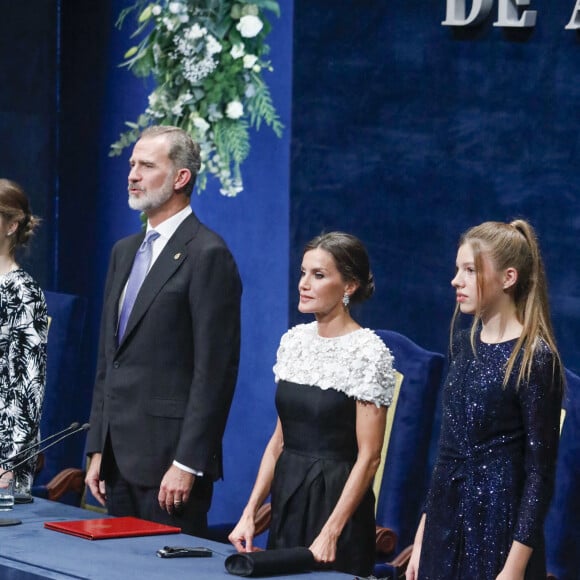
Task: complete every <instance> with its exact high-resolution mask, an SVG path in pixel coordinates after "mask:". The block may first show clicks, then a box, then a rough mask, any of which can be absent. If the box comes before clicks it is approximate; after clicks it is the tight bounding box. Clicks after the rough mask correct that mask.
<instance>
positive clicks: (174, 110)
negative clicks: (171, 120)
mask: <svg viewBox="0 0 580 580" xmlns="http://www.w3.org/2000/svg"><path fill="white" fill-rule="evenodd" d="M171 112H172V113H173V114H174V115H175V116H176V117H181V113H183V106H182V105H181V103H175V105H173V107H171Z"/></svg>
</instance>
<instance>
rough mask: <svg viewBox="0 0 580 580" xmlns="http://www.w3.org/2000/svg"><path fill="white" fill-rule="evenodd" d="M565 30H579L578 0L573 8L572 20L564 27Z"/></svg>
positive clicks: (579, 13)
mask: <svg viewBox="0 0 580 580" xmlns="http://www.w3.org/2000/svg"><path fill="white" fill-rule="evenodd" d="M566 30H580V0H578V1H577V2H576V6H574V12H572V18H570V22H568V24H567V25H566Z"/></svg>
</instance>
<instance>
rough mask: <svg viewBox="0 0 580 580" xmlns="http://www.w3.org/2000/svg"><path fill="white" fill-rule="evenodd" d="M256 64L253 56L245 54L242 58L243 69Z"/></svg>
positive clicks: (256, 60)
mask: <svg viewBox="0 0 580 580" xmlns="http://www.w3.org/2000/svg"><path fill="white" fill-rule="evenodd" d="M257 62H258V57H257V56H256V55H255V54H246V55H245V56H244V68H252V67H253V66H254V65H255V64H256V63H257Z"/></svg>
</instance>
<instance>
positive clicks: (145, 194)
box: [128, 175, 173, 211]
mask: <svg viewBox="0 0 580 580" xmlns="http://www.w3.org/2000/svg"><path fill="white" fill-rule="evenodd" d="M172 179H173V178H172V176H171V175H168V176H167V179H166V180H165V183H164V184H163V185H162V186H161V188H160V189H155V190H151V191H143V190H141V195H139V197H137V196H135V195H131V194H129V200H128V202H129V207H130V208H131V209H135V210H137V211H150V210H152V209H157V208H158V207H161V206H162V205H163V204H164V203H166V202H167V201H169V199H171V196H172V195H173V186H172Z"/></svg>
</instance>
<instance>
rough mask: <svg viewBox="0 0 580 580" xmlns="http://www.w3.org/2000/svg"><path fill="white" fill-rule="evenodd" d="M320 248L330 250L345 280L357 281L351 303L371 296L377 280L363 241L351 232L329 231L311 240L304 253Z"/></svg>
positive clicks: (356, 302)
mask: <svg viewBox="0 0 580 580" xmlns="http://www.w3.org/2000/svg"><path fill="white" fill-rule="evenodd" d="M317 248H320V249H322V250H325V251H326V252H328V253H329V254H330V255H331V256H332V257H333V258H334V263H335V264H336V268H337V270H338V271H339V272H340V274H341V276H342V278H343V280H344V281H345V282H357V283H358V288H357V289H356V290H355V291H354V292H353V294H352V295H351V297H350V303H351V304H358V303H360V302H364V301H365V300H366V299H367V298H370V297H371V296H372V295H373V293H374V291H375V281H374V277H373V274H372V272H371V269H370V262H369V256H368V253H367V251H366V248H365V247H364V245H363V243H362V242H361V241H360V240H359V239H358V238H357V237H355V236H353V235H351V234H345V233H344V232H329V233H327V234H321V235H320V236H317V237H315V238H314V239H313V240H310V242H308V243H307V244H306V246H305V247H304V253H306V252H309V251H311V250H316V249H317Z"/></svg>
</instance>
